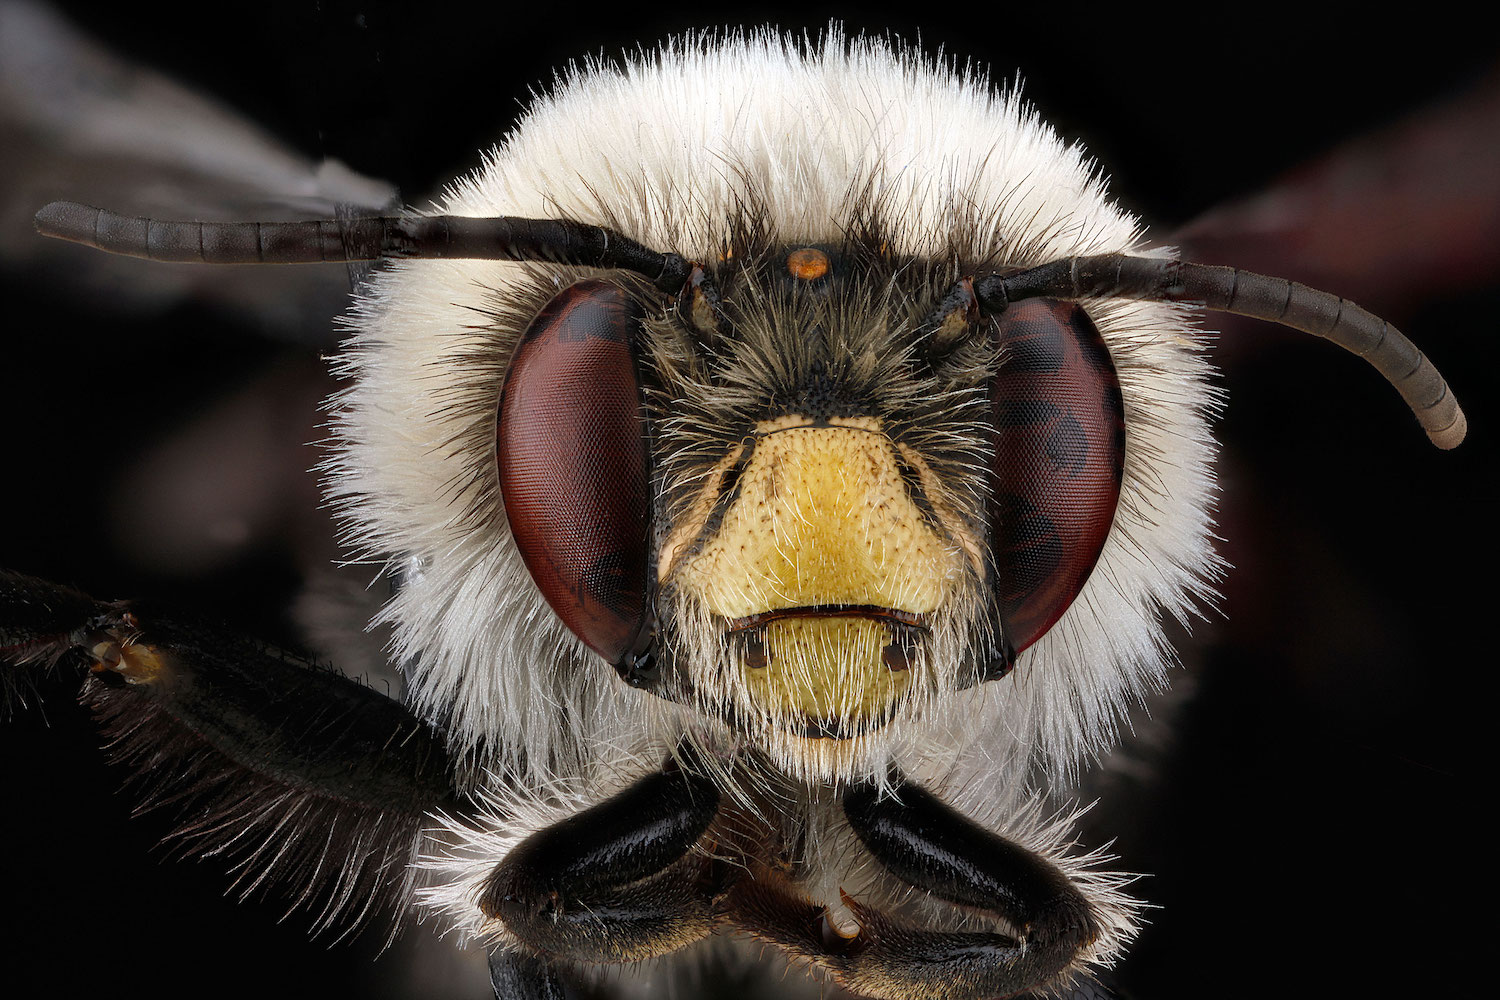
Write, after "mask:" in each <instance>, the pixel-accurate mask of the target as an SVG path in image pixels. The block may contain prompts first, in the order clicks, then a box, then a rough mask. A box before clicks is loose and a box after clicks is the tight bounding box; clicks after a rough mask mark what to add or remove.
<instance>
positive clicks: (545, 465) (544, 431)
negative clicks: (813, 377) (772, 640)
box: [496, 280, 651, 663]
mask: <svg viewBox="0 0 1500 1000" xmlns="http://www.w3.org/2000/svg"><path fill="white" fill-rule="evenodd" d="M639 319H640V312H639V308H638V307H637V306H636V304H635V303H634V302H633V301H632V300H631V298H630V296H628V295H627V294H626V293H625V292H624V291H623V290H622V289H621V288H619V287H618V286H617V285H614V284H611V283H610V282H607V281H601V280H591V281H581V282H579V283H577V284H575V285H571V286H569V287H568V288H566V289H564V290H563V291H562V292H560V293H558V295H556V296H555V297H554V298H553V299H552V301H550V302H548V303H547V305H546V306H545V307H544V308H543V309H542V311H541V312H540V313H539V314H538V315H537V317H536V319H535V320H533V321H532V323H531V326H530V327H529V328H528V329H527V331H526V333H525V334H524V335H523V336H522V338H521V342H520V343H519V344H518V345H517V347H516V352H515V355H514V357H513V358H512V359H511V363H510V369H509V371H507V372H506V375H505V383H504V386H503V387H502V389H501V392H500V417H499V427H498V432H497V435H496V447H497V448H498V457H499V465H500V492H501V495H502V497H503V498H504V500H505V515H506V518H507V519H508V520H509V521H510V529H511V532H512V534H514V536H515V540H516V547H517V548H518V549H519V550H520V553H521V558H522V560H523V561H524V562H525V563H526V568H527V569H528V570H529V571H530V572H531V577H532V579H533V580H535V581H536V585H537V587H538V588H539V589H540V590H541V592H542V596H543V597H545V598H546V599H547V603H548V604H549V605H551V607H552V610H553V611H555V612H556V613H557V616H558V617H559V618H561V619H562V622H563V624H564V625H566V626H567V627H568V629H569V630H570V631H571V632H572V633H573V634H574V635H576V636H577V637H578V638H579V639H580V640H582V642H583V644H584V645H586V646H588V647H589V648H590V649H592V650H593V651H594V652H596V653H598V654H599V655H600V656H602V657H604V658H605V659H606V660H609V661H610V662H611V663H619V662H620V661H621V660H622V659H624V657H625V656H626V655H627V654H628V653H630V652H631V647H632V646H633V645H634V643H635V640H636V637H637V635H638V633H639V631H640V628H641V625H642V622H643V621H644V619H645V616H646V611H647V598H646V578H647V577H646V563H647V558H648V554H649V553H648V549H649V545H648V541H649V531H650V509H651V504H650V481H649V466H648V460H647V454H646V443H647V442H646V423H645V418H644V416H643V414H642V412H641V398H640V384H639V381H638V379H637V376H636V367H635V359H634V356H633V353H632V350H631V340H632V338H633V337H634V335H635V331H636V328H637V324H638V321H639Z"/></svg>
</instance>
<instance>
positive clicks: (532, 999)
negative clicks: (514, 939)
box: [490, 948, 578, 1000]
mask: <svg viewBox="0 0 1500 1000" xmlns="http://www.w3.org/2000/svg"><path fill="white" fill-rule="evenodd" d="M490 986H491V987H492V988H493V989H494V991H495V1000H576V998H577V996H578V993H577V991H576V990H575V989H573V988H571V986H570V985H569V984H567V983H565V982H564V980H563V979H562V977H561V976H559V975H558V972H557V970H556V969H554V968H552V967H551V966H548V965H546V964H545V963H543V962H542V961H541V960H539V959H535V958H532V957H531V956H530V955H522V954H520V953H519V952H515V951H507V950H505V949H503V948H500V949H496V950H495V951H492V952H490Z"/></svg>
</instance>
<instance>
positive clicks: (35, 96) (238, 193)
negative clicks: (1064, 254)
mask: <svg viewBox="0 0 1500 1000" xmlns="http://www.w3.org/2000/svg"><path fill="white" fill-rule="evenodd" d="M0 145H3V146H4V148H5V150H6V156H5V158H4V159H3V160H0V190H3V191H4V192H5V194H4V197H3V200H0V267H3V268H4V269H5V270H6V272H7V273H8V275H9V276H10V277H11V278H13V279H14V280H17V281H19V282H24V283H26V284H28V285H31V284H36V285H40V286H42V287H46V288H49V289H52V290H54V291H55V292H56V293H57V294H58V295H60V296H65V297H67V298H68V299H69V300H70V301H72V303H73V305H74V307H75V308H85V309H88V308H96V307H107V308H108V310H109V311H110V312H111V314H112V315H114V316H116V317H119V318H125V319H129V318H135V317H139V318H141V319H146V318H159V317H161V316H163V315H164V314H168V313H169V312H170V311H172V310H174V309H182V308H184V307H186V306H192V307H196V308H206V309H208V310H211V313H212V314H220V315H229V316H233V317H235V321H236V322H237V323H239V324H244V325H248V326H251V327H253V328H256V329H257V330H258V331H259V332H261V333H263V334H271V335H274V336H279V337H286V338H290V339H294V340H304V341H306V342H309V343H312V344H319V345H324V344H329V343H331V340H330V336H329V333H330V330H331V327H330V325H329V322H328V320H329V318H330V317H332V316H334V315H336V314H337V313H338V312H339V311H341V310H342V309H343V307H344V305H345V303H346V301H347V297H348V290H349V289H348V279H347V276H346V274H345V273H344V270H343V269H342V268H339V267H332V268H304V269H299V270H297V271H296V272H295V273H280V272H277V271H275V269H273V270H272V271H271V272H269V273H268V272H267V271H266V270H264V269H259V270H258V269H255V268H234V269H230V270H225V271H221V272H219V273H214V272H213V271H205V270H204V269H202V268H194V267H176V266H168V267H161V268H152V269H141V268H138V267H132V266H130V264H129V263H128V262H124V261H117V260H112V259H110V258H108V257H105V256H102V255H99V254H85V253H80V252H77V250H76V249H75V248H71V247H66V246H59V245H57V243H56V242H55V241H51V240H40V239H37V238H36V233H35V231H34V229H33V227H32V223H31V217H32V216H33V215H34V214H35V212H36V208H37V206H39V205H43V204H46V203H47V202H48V201H50V200H52V199H55V198H58V197H70V198H74V199H85V200H89V201H91V202H93V203H95V204H101V205H110V206H112V207H114V206H119V207H120V210H122V211H128V212H130V213H132V214H135V215H143V216H166V217H188V218H199V219H213V220H227V219H235V218H259V219H266V218H283V219H289V220H290V219H299V218H318V217H324V218H326V217H330V216H332V215H333V214H334V212H335V211H336V210H337V209H338V207H339V206H346V205H348V206H358V207H360V208H363V209H382V208H386V207H389V206H390V205H391V204H393V203H394V202H395V198H396V192H395V189H394V188H393V187H392V186H391V185H389V184H387V183H385V182H383V181H377V180H374V179H372V178H368V177H363V176H360V175H359V174H357V173H355V172H354V171H352V170H350V169H348V168H347V167H345V166H343V165H342V164H340V163H338V162H337V161H334V160H327V159H319V158H315V157H309V156H307V155H305V154H303V153H301V152H298V151H296V150H293V149H292V148H290V147H289V146H288V145H287V143H285V142H284V141H282V140H280V139H278V138H277V137H276V136H274V135H272V134H271V133H270V132H268V131H266V130H265V129H263V128H261V127H259V126H257V125H255V124H254V123H252V122H251V121H249V120H248V119H246V118H245V117H243V116H242V115H240V114H238V113H237V112H235V111H234V110H233V109H232V108H230V107H228V106H227V105H226V104H224V103H223V102H221V101H218V100H215V99H212V98H210V97H207V96H203V95H200V94H197V93H195V92H193V91H191V90H189V89H188V88H186V87H184V86H182V85H181V84H179V83H177V82H175V81H174V80H172V79H170V78H169V77H166V76H164V75H162V74H160V73H157V72H155V71H153V70H150V69H147V68H145V67H143V66H139V65H136V64H134V63H131V62H129V61H128V60H126V59H123V58H121V57H119V56H117V55H115V54H113V53H112V52H110V51H109V50H108V49H107V48H105V47H103V46H101V45H99V44H98V43H96V42H94V41H93V40H92V39H90V38H88V37H87V36H86V35H84V34H83V33H82V32H81V31H79V30H78V29H77V28H75V27H74V26H73V25H72V24H71V23H70V22H69V21H67V20H66V19H64V18H63V17H62V16H60V15H59V14H58V13H57V12H55V11H54V10H52V9H51V8H48V7H45V6H42V5H41V4H34V3H25V2H16V0H7V2H6V3H4V4H0ZM78 297H81V299H82V301H80V300H79V298H78Z"/></svg>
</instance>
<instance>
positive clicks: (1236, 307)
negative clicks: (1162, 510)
mask: <svg viewBox="0 0 1500 1000" xmlns="http://www.w3.org/2000/svg"><path fill="white" fill-rule="evenodd" d="M36 228H37V231H38V232H40V233H41V234H42V235H44V236H52V237H56V238H58V239H64V240H71V241H73V242H74V243H82V244H84V245H85V246H90V247H94V248H96V249H99V250H105V251H108V252H110V253H118V254H125V255H127V256H131V257H143V258H145V259H147V260H158V261H187V262H198V263H208V264H304V263H319V262H347V261H351V260H379V259H383V258H388V257H393V258H417V257H424V258H447V259H465V260H516V261H526V260H530V261H549V262H551V263H555V264H569V265H574V266H579V267H598V268H620V269H623V270H627V271H634V272H635V273H637V274H641V275H644V276H645V277H647V278H649V279H651V281H652V282H654V283H655V284H656V286H657V287H658V288H660V289H662V290H663V291H665V292H667V293H669V294H672V295H676V294H678V293H679V292H681V291H682V288H683V285H684V283H685V282H686V281H687V279H688V276H689V274H690V272H691V270H692V266H691V265H690V264H689V263H688V262H687V261H686V260H684V259H683V258H682V257H680V256H678V255H677V254H675V253H658V252H657V251H655V250H651V249H648V248H646V247H644V246H642V245H641V244H639V243H637V242H635V241H634V240H632V239H629V238H628V237H625V236H623V235H621V234H620V233H617V232H615V231H614V230H612V229H606V228H604V227H603V226H590V225H586V224H584V223H581V222H572V221H569V220H566V219H520V218H514V217H510V216H497V217H493V218H483V219H476V218H468V217H465V216H455V215H432V216H421V215H413V216H398V217H389V216H387V217H377V218H360V219H345V220H332V219H319V220H314V221H310V222H168V221H163V220H160V219H141V218H130V217H127V216H123V215H116V214H115V213H114V212H107V211H105V210H103V209H100V208H92V207H90V206H88V205H80V204H78V203H76V202H70V201H54V202H52V203H51V204H49V205H47V206H46V207H44V208H43V209H42V210H41V211H40V212H38V213H37V214H36ZM973 294H974V296H975V297H976V298H977V299H978V301H979V305H980V307H981V308H982V309H983V310H984V311H985V312H987V313H990V314H992V315H998V314H999V313H1000V312H1002V311H1004V309H1005V307H1006V306H1007V305H1009V304H1010V303H1011V302H1015V301H1017V300H1019V299H1026V298H1036V297H1039V296H1047V297H1051V298H1061V299H1082V298H1095V297H1099V298H1126V299H1141V300H1145V301H1153V302H1202V303H1203V304H1204V306H1206V307H1207V308H1209V309H1214V310H1217V311H1219V312H1228V313H1233V314H1235V315H1237V316H1250V317H1253V318H1255V319H1264V320H1270V321H1272V322H1274V323H1280V324H1282V325H1283V326H1289V327H1291V328H1292V329H1294V330H1301V331H1302V332H1304V333H1311V334H1313V335H1314V336H1318V337H1322V338H1324V339H1325V340H1330V341H1332V342H1333V343H1335V344H1338V345H1339V346H1340V347H1342V348H1344V349H1345V350H1346V351H1349V352H1351V353H1353V354H1357V355H1359V356H1360V357H1362V358H1364V359H1365V360H1366V361H1368V362H1369V363H1370V364H1371V365H1373V366H1374V368H1375V370H1376V371H1378V372H1380V374H1381V375H1382V376H1384V377H1385V379H1386V381H1388V382H1390V383H1391V385H1393V386H1395V388H1396V391H1397V392H1399V393H1400V394H1401V398H1402V399H1404V400H1406V405H1407V406H1409V407H1410V408H1411V411H1412V413H1414V414H1415V415H1416V417H1417V421H1418V422H1419V423H1420V424H1421V425H1422V429H1423V430H1425V431H1426V432H1427V436H1428V437H1429V438H1431V439H1432V443H1433V444H1435V445H1437V446H1438V447H1439V448H1456V447H1457V446H1458V445H1459V443H1460V442H1462V441H1463V439H1464V436H1465V435H1466V434H1467V433H1468V427H1469V424H1468V420H1467V418H1465V417H1464V412H1463V410H1462V409H1461V408H1460V407H1459V405H1458V400H1457V399H1455V398H1454V396H1453V392H1452V391H1451V390H1450V389H1449V388H1448V383H1447V381H1446V380H1444V378H1443V376H1442V375H1440V374H1439V373H1438V371H1437V369H1436V368H1434V367H1433V365H1432V362H1430V361H1428V360H1427V356H1426V355H1425V354H1423V353H1422V352H1421V351H1419V350H1418V349H1417V347H1416V345H1415V344H1413V343H1412V342H1411V341H1410V340H1409V339H1407V337H1406V335H1405V334H1403V333H1402V332H1401V331H1400V330H1397V329H1396V328H1395V327H1393V326H1391V325H1390V324H1389V323H1387V322H1386V321H1385V320H1383V319H1381V318H1380V317H1379V316H1376V315H1374V314H1373V313H1370V312H1368V311H1367V310H1365V309H1362V308H1360V307H1359V306H1357V305H1355V304H1354V303H1353V302H1350V301H1349V300H1348V299H1343V298H1339V297H1338V296H1336V295H1330V294H1329V293H1328V292H1321V291H1318V290H1317V289H1315V288H1308V287H1307V286H1306V285H1302V284H1298V283H1297V282H1295V281H1288V280H1287V279H1285V278H1272V277H1267V276H1266V275H1263V274H1255V273H1253V272H1250V271H1241V270H1240V269H1239V268H1235V267H1211V266H1208V265H1205V264H1193V263H1189V262H1185V261H1179V260H1171V259H1169V258H1165V257H1134V256H1131V255H1129V254H1103V255H1100V256H1094V257H1065V258H1063V259H1061V260H1055V261H1050V262H1049V263H1046V264H1042V265H1039V266H1037V267H1033V268H1029V269H1027V270H1025V271H1020V272H1017V273H1014V274H1009V275H999V274H991V275H986V276H984V277H981V278H976V279H974V282H973Z"/></svg>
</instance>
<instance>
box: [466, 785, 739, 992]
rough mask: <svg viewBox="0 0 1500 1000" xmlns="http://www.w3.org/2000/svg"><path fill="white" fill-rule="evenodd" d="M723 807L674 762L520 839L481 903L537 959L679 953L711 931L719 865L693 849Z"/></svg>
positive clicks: (709, 788) (711, 788) (714, 792)
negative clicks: (593, 804)
mask: <svg viewBox="0 0 1500 1000" xmlns="http://www.w3.org/2000/svg"><path fill="white" fill-rule="evenodd" d="M718 808H719V792H718V789H717V788H716V787H715V785H714V783H713V782H712V781H711V780H710V779H708V778H706V777H704V776H702V775H700V774H696V773H694V772H693V770H691V767H690V765H689V766H681V767H679V766H678V765H677V763H676V762H675V761H671V760H669V761H668V762H667V765H666V767H665V768H664V769H663V770H661V771H658V772H656V773H654V774H651V775H648V776H647V777H645V778H642V779H641V780H640V781H638V782H636V783H635V784H634V785H631V786H630V787H629V788H627V789H625V790H624V791H623V792H620V793H619V794H618V795H616V796H614V797H613V798H611V799H607V800H605V801H604V802H601V803H599V804H598V805H596V806H593V807H591V808H589V809H585V810H584V811H582V812H580V813H578V814H576V815H574V816H571V817H569V818H567V819H565V820H562V821H561V822H559V823H555V824H553V825H552V826H550V827H547V828H546V829H543V830H539V831H537V832H536V833H534V834H532V835H531V836H530V837H528V838H526V839H525V840H524V841H522V842H521V843H520V844H519V845H518V846H517V847H516V848H515V850H513V851H511V853H510V854H509V855H507V856H506V858H505V860H504V861H502V862H501V863H500V864H499V865H498V866H496V868H495V871H494V872H493V874H491V875H490V877H489V878H488V879H487V880H486V882H485V886H484V889H483V891H482V893H481V895H480V898H479V907H480V909H481V910H483V911H484V913H485V914H486V915H488V916H490V917H493V918H497V919H499V920H500V921H502V922H503V923H504V924H505V926H506V928H507V929H508V930H509V931H510V932H511V934H513V935H514V936H515V938H516V939H517V940H518V941H519V942H520V943H521V944H522V945H523V946H525V947H526V948H528V949H530V950H532V951H533V952H535V953H536V954H539V955H550V956H555V957H557V958H561V959H565V960H570V961H576V962H585V963H616V962H632V961H636V960H639V959H643V958H650V957H652V956H655V955H662V954H665V953H666V952H669V951H675V950H676V949H678V948H681V947H683V946H684V945H687V944H689V943H691V942H693V941H696V940H697V939H699V938H701V937H703V936H704V935H706V934H708V932H709V931H710V930H711V929H712V925H713V919H714V901H715V898H716V897H717V895H718V892H719V886H718V885H716V877H717V876H716V875H715V870H716V866H715V865H714V864H713V863H712V862H711V861H710V860H709V859H708V858H707V857H705V856H703V855H702V854H700V853H698V852H694V851H693V850H692V848H693V845H694V844H696V843H697V842H698V840H699V839H700V838H701V837H702V836H703V834H704V831H706V830H707V829H708V827H709V824H710V823H712V822H713V820H714V817H715V815H717V813H718Z"/></svg>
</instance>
